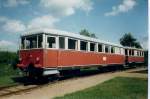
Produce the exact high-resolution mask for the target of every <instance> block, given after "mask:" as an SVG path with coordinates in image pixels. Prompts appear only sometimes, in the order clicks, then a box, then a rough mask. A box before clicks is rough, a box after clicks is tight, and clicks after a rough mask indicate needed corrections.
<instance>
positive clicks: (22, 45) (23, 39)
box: [21, 37, 25, 49]
mask: <svg viewBox="0 0 150 99" xmlns="http://www.w3.org/2000/svg"><path fill="white" fill-rule="evenodd" d="M24 43H25V37H22V38H21V49H24V48H25V45H24Z"/></svg>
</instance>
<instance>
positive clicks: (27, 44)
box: [21, 35, 43, 49]
mask: <svg viewBox="0 0 150 99" xmlns="http://www.w3.org/2000/svg"><path fill="white" fill-rule="evenodd" d="M42 41H43V39H42V35H32V36H23V37H21V49H31V48H42Z"/></svg>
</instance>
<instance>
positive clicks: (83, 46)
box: [80, 41, 87, 51]
mask: <svg viewBox="0 0 150 99" xmlns="http://www.w3.org/2000/svg"><path fill="white" fill-rule="evenodd" d="M80 50H83V51H86V50H87V42H85V41H81V42H80Z"/></svg>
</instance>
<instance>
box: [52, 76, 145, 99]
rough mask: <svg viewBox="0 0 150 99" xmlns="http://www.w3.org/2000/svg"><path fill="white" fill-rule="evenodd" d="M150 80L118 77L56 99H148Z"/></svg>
mask: <svg viewBox="0 0 150 99" xmlns="http://www.w3.org/2000/svg"><path fill="white" fill-rule="evenodd" d="M147 90H148V80H147V79H144V78H128V77H117V78H114V79H111V80H109V81H106V82H104V83H102V84H99V85H96V86H94V87H91V88H87V89H85V90H81V91H78V92H75V93H71V94H66V95H65V96H63V97H56V98H55V99H147V94H148V92H147Z"/></svg>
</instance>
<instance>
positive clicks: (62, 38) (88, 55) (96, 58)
mask: <svg viewBox="0 0 150 99" xmlns="http://www.w3.org/2000/svg"><path fill="white" fill-rule="evenodd" d="M125 50H127V52H128V53H129V54H125ZM141 52H142V51H141ZM142 55H143V54H142ZM127 56H128V57H127ZM130 57H131V58H130ZM141 58H143V57H142V56H141V57H138V58H135V57H133V56H130V48H125V47H123V46H121V45H117V44H113V43H110V42H105V41H102V40H99V39H96V38H90V37H86V36H82V35H79V34H77V33H70V32H66V31H60V30H54V29H38V30H32V31H28V32H26V33H24V35H21V40H20V50H19V63H18V64H17V67H19V68H20V69H21V70H22V71H23V72H24V73H25V74H26V75H28V76H47V75H54V74H59V73H60V71H61V70H66V69H80V68H87V67H100V66H112V65H125V64H126V62H127V63H130V62H133V61H139V62H143V59H141Z"/></svg>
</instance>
